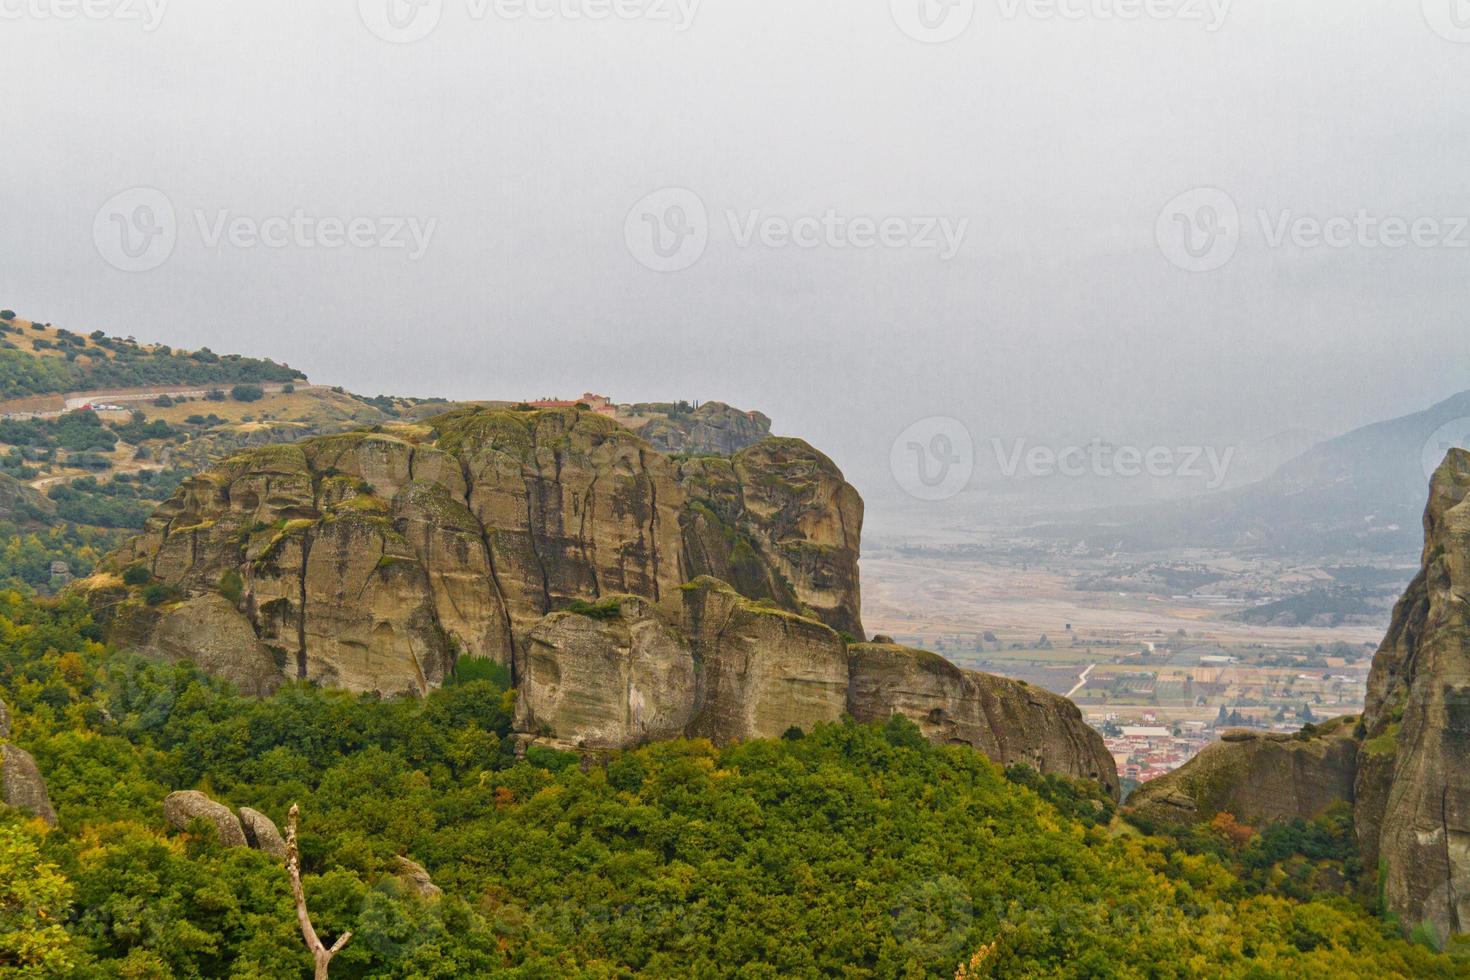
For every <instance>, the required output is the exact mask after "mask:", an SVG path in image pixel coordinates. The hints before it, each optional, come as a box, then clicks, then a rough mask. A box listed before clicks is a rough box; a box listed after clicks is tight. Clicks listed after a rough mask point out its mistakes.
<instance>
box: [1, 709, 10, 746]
mask: <svg viewBox="0 0 1470 980" xmlns="http://www.w3.org/2000/svg"><path fill="white" fill-rule="evenodd" d="M9 737H10V708H9V707H8V706H7V705H6V704H5V702H4V701H3V700H0V738H9Z"/></svg>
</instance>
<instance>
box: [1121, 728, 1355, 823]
mask: <svg viewBox="0 0 1470 980" xmlns="http://www.w3.org/2000/svg"><path fill="white" fill-rule="evenodd" d="M1357 721H1358V719H1357V718H1355V717H1349V718H1337V719H1334V720H1333V721H1331V722H1328V723H1327V724H1325V725H1322V726H1320V727H1319V728H1316V729H1309V730H1306V731H1304V732H1302V733H1299V734H1295V735H1289V734H1280V733H1270V734H1267V733H1262V732H1250V731H1233V732H1227V733H1226V734H1225V735H1224V736H1223V737H1222V738H1221V740H1220V741H1219V742H1216V743H1215V744H1214V745H1211V746H1208V747H1207V748H1205V749H1204V750H1203V751H1201V752H1200V754H1199V755H1198V756H1196V757H1195V758H1194V759H1193V760H1192V761H1191V762H1190V763H1189V765H1187V766H1184V767H1182V768H1180V769H1176V770H1175V771H1174V772H1171V773H1169V774H1168V775H1165V776H1160V777H1159V778H1158V779H1155V780H1152V781H1151V782H1147V783H1145V784H1143V785H1142V786H1140V787H1139V788H1138V789H1137V790H1135V791H1134V792H1133V793H1132V795H1130V796H1129V797H1128V810H1129V813H1130V814H1132V815H1133V816H1136V817H1139V818H1142V819H1144V820H1146V821H1148V822H1152V823H1161V824H1180V823H1192V822H1195V821H1200V820H1210V819H1212V818H1214V817H1215V815H1216V814H1219V813H1229V814H1231V815H1232V816H1234V817H1236V818H1237V819H1240V820H1244V821H1246V822H1247V823H1261V822H1271V821H1279V820H1294V819H1297V818H1301V819H1303V820H1310V819H1312V818H1314V817H1318V816H1321V815H1322V814H1323V812H1325V811H1326V810H1327V809H1328V808H1329V807H1331V806H1332V805H1333V804H1335V803H1343V802H1351V801H1352V799H1353V783H1354V780H1355V779H1356V777H1357V758H1358V740H1357V738H1356V737H1354V728H1355V726H1356V724H1357Z"/></svg>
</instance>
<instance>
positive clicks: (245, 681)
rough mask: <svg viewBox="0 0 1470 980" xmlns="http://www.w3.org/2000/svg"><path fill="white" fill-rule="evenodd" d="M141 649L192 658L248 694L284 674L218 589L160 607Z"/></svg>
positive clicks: (265, 689) (261, 691)
mask: <svg viewBox="0 0 1470 980" xmlns="http://www.w3.org/2000/svg"><path fill="white" fill-rule="evenodd" d="M140 650H141V652H144V653H147V654H149V655H151V656H155V657H158V658H160V659H162V660H167V661H170V662H174V663H176V662H178V661H181V660H192V661H193V662H194V663H196V664H198V665H199V666H200V667H201V668H203V669H204V670H205V672H206V673H209V674H213V675H214V676H216V677H221V678H224V679H225V680H227V681H229V682H231V683H232V684H234V685H235V686H237V687H238V688H239V689H240V690H241V691H242V692H244V693H246V694H253V695H258V696H263V695H267V694H270V693H271V692H272V691H274V690H275V689H276V688H277V687H279V686H280V684H281V682H282V681H283V680H284V677H283V675H282V672H281V668H280V665H279V664H277V662H276V659H275V657H274V656H273V655H272V653H271V651H270V649H269V648H268V647H267V646H266V645H265V644H264V643H262V642H261V640H260V638H259V637H257V636H256V635H255V631H254V630H253V629H251V628H250V622H249V620H247V619H246V618H245V617H243V616H241V615H240V613H239V610H237V609H236V608H235V607H234V606H233V605H231V604H230V602H229V601H228V600H226V599H225V598H224V597H223V596H220V595H217V594H206V595H199V596H195V597H194V598H192V599H188V600H186V601H184V602H180V603H177V604H175V605H170V606H168V607H167V608H165V609H163V610H162V611H160V612H159V614H158V616H157V618H156V620H154V622H153V623H152V626H151V628H150V629H148V630H147V632H146V633H145V634H144V638H143V642H142V643H141V644H140Z"/></svg>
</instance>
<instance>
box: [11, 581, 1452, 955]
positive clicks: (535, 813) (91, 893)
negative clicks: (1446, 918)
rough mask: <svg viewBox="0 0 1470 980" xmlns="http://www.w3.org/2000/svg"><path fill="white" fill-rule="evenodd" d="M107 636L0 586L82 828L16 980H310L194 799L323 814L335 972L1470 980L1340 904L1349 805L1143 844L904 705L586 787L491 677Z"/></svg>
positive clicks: (27, 735)
mask: <svg viewBox="0 0 1470 980" xmlns="http://www.w3.org/2000/svg"><path fill="white" fill-rule="evenodd" d="M99 635H100V634H99V633H98V630H97V628H96V626H95V624H94V623H93V622H92V620H91V619H90V616H89V614H88V613H87V611H86V610H85V609H84V607H82V606H81V605H80V604H79V603H78V602H77V601H75V600H72V599H63V600H59V601H57V600H52V601H36V600H31V599H27V598H25V597H23V596H21V595H20V594H18V593H14V592H11V593H4V594H0V697H3V699H4V700H5V701H6V702H8V704H9V705H10V709H11V713H12V715H13V717H14V723H15V731H14V741H15V742H16V743H17V744H18V745H19V746H21V747H23V748H25V749H28V750H29V751H30V752H31V753H32V754H33V755H34V756H35V758H36V760H37V762H38V763H39V765H40V768H41V771H42V772H43V773H44V774H45V776H46V779H47V781H48V782H49V784H50V792H51V797H52V800H53V802H54V804H55V807H56V810H57V813H58V815H59V820H60V823H59V826H58V827H57V828H55V829H48V828H47V827H46V826H45V825H44V824H42V823H41V822H40V821H39V820H31V819H27V818H25V817H24V816H23V815H21V814H20V813H18V812H16V811H5V810H3V809H0V976H69V977H120V976H121V977H168V976H181V977H187V976H234V977H285V976H305V975H309V974H310V964H311V960H310V957H309V955H308V954H307V952H306V949H305V947H304V945H302V943H301V938H300V935H299V933H298V932H297V925H296V921H295V913H294V907H293V904H292V898H291V894H290V891H289V887H288V879H287V876H286V874H285V872H284V871H283V869H282V867H281V866H280V864H279V863H277V862H276V861H275V860H273V859H271V858H269V857H268V856H266V855H265V854H263V853H261V852H259V851H254V850H248V849H243V848H225V847H222V846H221V845H220V843H219V840H218V839H217V836H216V834H215V831H214V830H213V828H212V827H211V826H208V825H206V824H204V823H202V822H199V821H196V822H195V823H194V824H192V825H191V826H190V828H189V830H187V831H186V832H182V833H180V832H174V831H169V830H167V829H166V825H165V823H164V820H163V818H162V809H161V805H162V801H163V799H164V797H165V796H166V795H167V794H168V793H169V792H170V791H172V790H177V789H200V790H203V791H205V792H207V793H209V794H210V795H211V796H213V797H214V798H216V799H218V800H221V801H223V802H226V803H229V804H231V805H233V806H252V807H254V808H256V809H259V810H261V811H263V812H264V813H266V814H268V815H270V816H272V817H274V818H275V819H276V820H277V821H281V820H282V819H283V818H284V816H285V812H286V810H287V808H288V807H289V806H290V805H291V804H292V803H299V804H300V806H301V808H302V812H303V822H302V828H301V849H302V854H303V863H304V865H305V871H306V892H307V896H308V900H309V902H310V905H311V910H312V914H313V917H314V918H315V920H316V923H317V927H318V928H319V929H320V930H321V931H322V933H323V934H324V936H326V937H327V941H328V942H330V941H331V939H332V938H334V937H335V936H337V935H338V934H340V933H341V932H343V931H345V930H349V929H350V930H352V932H353V938H352V940H351V941H350V942H349V943H348V945H347V946H346V947H345V949H344V950H343V951H342V952H341V953H340V954H338V956H337V958H336V959H335V960H334V961H333V963H332V976H334V977H365V976H400V977H449V976H486V975H493V976H510V977H548V978H549V977H564V976H585V977H622V976H631V975H634V974H639V973H643V974H647V975H654V976H689V977H694V976H701V977H703V976H739V977H777V976H797V977H815V976H846V977H951V976H955V975H956V970H957V968H959V967H960V966H961V964H964V969H963V971H962V975H964V976H967V977H979V976H997V977H999V976H1005V977H1020V976H1037V977H1041V976H1069V977H1186V976H1231V977H1276V976H1299V977H1337V976H1347V975H1356V976H1364V975H1382V976H1416V977H1433V976H1463V975H1470V972H1467V968H1466V965H1465V964H1464V963H1463V962H1462V961H1458V960H1455V959H1452V958H1451V957H1449V956H1446V955H1443V954H1436V953H1434V952H1432V951H1430V950H1428V949H1426V948H1423V947H1421V946H1416V945H1412V944H1410V943H1407V942H1405V941H1403V940H1402V939H1400V938H1398V937H1397V935H1396V934H1394V933H1392V932H1391V930H1388V929H1386V928H1385V926H1384V925H1383V923H1382V921H1381V920H1380V919H1378V918H1376V917H1375V916H1373V915H1372V914H1371V909H1370V908H1369V907H1366V906H1365V905H1364V904H1362V903H1361V902H1360V901H1358V900H1355V899H1353V898H1352V897H1349V896H1350V895H1351V893H1352V891H1353V889H1352V888H1351V887H1350V886H1347V885H1346V884H1345V883H1348V882H1349V879H1351V878H1352V876H1354V875H1356V874H1358V873H1359V872H1360V871H1361V869H1359V868H1356V866H1355V861H1354V856H1353V853H1352V844H1351V835H1350V834H1347V833H1345V832H1344V830H1343V827H1344V824H1343V823H1342V821H1341V818H1340V815H1329V816H1328V817H1327V818H1325V819H1324V820H1323V821H1320V822H1319V823H1317V824H1312V825H1307V824H1300V825H1296V826H1288V827H1285V828H1275V829H1272V830H1271V831H1269V832H1268V833H1267V834H1264V835H1262V834H1257V833H1255V832H1254V831H1253V830H1252V829H1251V828H1248V827H1242V826H1240V825H1238V824H1234V823H1233V822H1231V821H1228V820H1227V821H1217V822H1216V824H1215V825H1214V826H1212V827H1210V828H1207V829H1204V830H1201V831H1198V832H1195V833H1194V834H1192V835H1190V837H1189V838H1187V839H1175V838H1171V837H1167V836H1159V835H1153V836H1150V835H1146V834H1145V833H1143V832H1141V831H1140V830H1139V829H1137V828H1133V827H1130V826H1129V825H1127V824H1125V823H1123V822H1122V821H1121V820H1120V819H1119V818H1118V816H1117V814H1116V812H1115V807H1114V806H1113V804H1112V802H1111V800H1109V799H1108V798H1107V797H1106V796H1105V795H1103V794H1102V793H1101V792H1100V791H1099V789H1098V788H1097V787H1096V786H1092V785H1088V784H1074V783H1070V782H1068V781H1066V780H1062V779H1058V778H1055V777H1050V778H1042V777H1040V776H1038V775H1037V774H1036V773H1035V772H1033V771H1031V770H1029V769H1026V768H1024V767H1014V768H1012V769H1011V770H1009V771H1006V772H1002V771H1001V770H1000V769H998V768H997V767H996V766H994V765H992V764H991V763H990V762H988V761H987V760H986V759H985V758H984V757H983V756H981V755H979V754H977V753H975V752H973V751H971V750H969V749H961V748H953V747H951V748H939V747H935V746H932V745H930V744H929V743H928V742H926V741H925V740H924V739H923V738H922V737H921V736H920V735H919V732H918V730H917V728H915V727H914V726H913V725H912V724H910V723H908V722H906V721H903V720H901V719H896V720H894V721H891V722H889V723H888V724H887V725H884V726H861V725H857V724H854V723H845V724H836V725H830V726H823V727H820V728H818V729H817V730H815V731H810V732H801V731H796V730H793V731H790V732H788V733H787V735H786V737H784V738H782V739H779V740H774V741H758V742H750V743H746V744H741V745H735V746H731V747H728V748H724V749H719V748H715V747H713V746H711V745H710V744H708V743H707V742H699V741H694V742H670V743H665V744H661V745H656V746H652V747H648V748H645V749H641V750H638V751H634V752H628V753H624V754H621V755H618V756H616V757H614V758H612V759H611V760H610V761H608V762H607V763H606V764H605V765H594V766H590V767H587V768H585V769H584V768H583V767H582V766H581V765H579V763H578V760H577V759H576V758H575V757H572V756H569V755H565V754H562V753H557V752H553V751H550V750H532V751H531V752H530V753H529V754H528V757H526V758H518V757H517V756H516V754H515V753H514V752H513V751H512V750H511V745H510V739H509V738H508V735H509V732H510V722H511V709H512V705H513V697H514V694H513V692H510V691H508V690H507V689H506V687H505V677H504V675H503V672H501V671H499V670H497V669H495V668H493V667H491V666H489V665H486V664H479V663H476V662H473V661H466V662H464V663H462V665H461V667H462V670H461V673H460V675H459V676H458V677H457V678H456V682H455V683H454V684H452V685H450V686H448V687H446V688H445V689H443V690H440V691H437V692H435V693H434V694H432V695H431V696H429V697H428V698H425V699H423V700H417V699H406V700H393V701H382V700H379V699H376V698H373V697H368V696H353V695H349V694H346V693H343V692H334V691H326V690H319V689H316V688H313V687H310V686H306V685H297V686H292V687H289V688H287V689H285V690H283V691H281V692H279V693H277V694H276V695H275V696H274V697H272V698H269V699H265V700H254V699H247V698H242V697H238V696H236V695H234V694H232V693H231V692H230V691H229V690H227V689H226V688H225V687H224V686H223V685H221V684H220V683H219V682H217V681H213V680H210V679H207V678H205V677H204V676H202V675H201V674H200V673H199V672H198V671H197V670H196V669H195V668H194V667H193V666H191V665H188V664H172V665H171V664H162V663H154V662H147V661H143V660H140V659H137V658H135V657H132V656H126V655H122V654H118V653H115V652H113V651H110V650H108V649H106V648H105V647H104V646H102V645H101V644H100V643H99V642H98V641H97V640H98V636H99ZM400 855H403V856H406V857H409V858H411V859H412V860H414V861H417V862H419V863H420V864H422V865H423V866H424V867H425V868H427V869H428V871H429V872H430V874H431V875H432V877H433V880H434V882H435V883H436V884H437V886H439V887H440V888H442V889H443V894H442V895H439V896H428V897H424V896H422V895H421V894H420V893H419V892H418V891H416V890H415V889H413V888H410V887H408V886H407V885H406V884H405V883H404V882H403V881H402V880H401V879H400V878H399V877H397V876H396V874H395V871H394V868H395V864H394V862H395V859H396V858H397V857H398V856H400ZM1334 883H1335V884H1334Z"/></svg>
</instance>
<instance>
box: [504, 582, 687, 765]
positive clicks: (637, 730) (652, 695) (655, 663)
mask: <svg viewBox="0 0 1470 980" xmlns="http://www.w3.org/2000/svg"><path fill="white" fill-rule="evenodd" d="M615 603H616V604H615V605H614V606H607V607H604V608H606V609H608V611H609V613H608V615H607V618H603V619H593V618H591V617H588V616H579V615H574V614H571V613H553V614H552V615H550V616H547V617H546V618H545V619H543V620H542V621H541V622H540V623H538V624H537V625H536V626H535V627H534V628H533V629H532V630H531V632H530V635H529V636H528V637H527V641H526V653H525V659H524V662H523V666H522V669H521V673H520V680H519V687H520V690H519V692H518V694H519V696H518V697H517V699H516V728H517V729H518V730H519V731H522V732H530V733H533V734H538V735H542V736H543V737H549V738H552V739H557V740H560V741H562V742H563V743H565V744H570V745H572V746H574V747H577V748H586V749H619V748H627V747H630V746H635V745H641V744H643V743H644V742H650V741H655V740H658V739H669V738H679V737H680V736H682V735H683V734H684V733H685V730H686V729H687V727H688V725H689V720H690V718H691V717H692V716H693V713H694V700H695V683H696V677H695V661H694V654H693V652H692V651H691V650H690V647H689V643H688V641H687V640H685V638H684V637H683V636H682V635H681V634H680V633H679V632H678V631H676V630H675V629H673V628H672V627H671V626H670V625H669V624H668V623H666V622H664V620H663V619H662V618H661V617H659V616H658V615H656V614H655V613H654V612H653V609H652V608H651V606H650V605H649V603H648V602H647V601H646V600H644V599H640V598H636V597H633V596H627V597H623V598H622V599H619V600H615Z"/></svg>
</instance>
